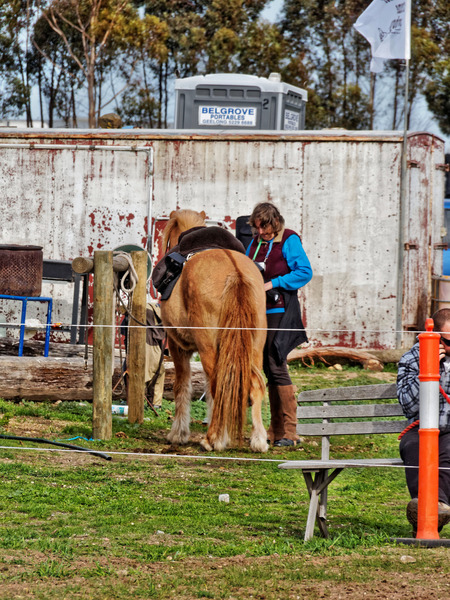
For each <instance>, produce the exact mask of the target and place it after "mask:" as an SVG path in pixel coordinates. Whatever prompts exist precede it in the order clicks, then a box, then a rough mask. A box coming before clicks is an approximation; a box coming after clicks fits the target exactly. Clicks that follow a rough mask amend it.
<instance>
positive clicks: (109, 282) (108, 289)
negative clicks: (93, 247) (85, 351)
mask: <svg viewBox="0 0 450 600" xmlns="http://www.w3.org/2000/svg"><path fill="white" fill-rule="evenodd" d="M113 297H114V282H113V253H112V252H109V251H97V252H94V340H93V341H94V347H93V418H92V435H93V437H94V439H100V440H110V439H111V437H112V409H111V404H112V374H113V348H114V345H113V338H114V327H113V315H114V301H113Z"/></svg>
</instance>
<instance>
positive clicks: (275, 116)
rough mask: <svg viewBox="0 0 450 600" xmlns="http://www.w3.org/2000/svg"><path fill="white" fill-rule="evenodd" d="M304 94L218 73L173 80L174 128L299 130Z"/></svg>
mask: <svg viewBox="0 0 450 600" xmlns="http://www.w3.org/2000/svg"><path fill="white" fill-rule="evenodd" d="M307 100H308V93H307V91H306V90H303V89H301V88H299V87H295V86H293V85H289V84H287V83H283V82H282V81H281V78H280V75H279V73H271V75H270V77H269V78H268V79H266V78H264V77H256V76H255V75H240V74H236V73H219V74H215V75H197V76H195V77H187V78H185V79H177V80H176V81H175V128H176V129H235V128H239V129H253V130H259V129H261V130H276V131H279V130H300V129H304V128H305V105H306V102H307Z"/></svg>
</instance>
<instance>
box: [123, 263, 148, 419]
mask: <svg viewBox="0 0 450 600" xmlns="http://www.w3.org/2000/svg"><path fill="white" fill-rule="evenodd" d="M131 258H132V260H133V265H134V268H135V271H136V275H137V277H138V282H137V284H136V287H135V289H134V292H133V303H132V307H131V314H132V315H133V317H135V318H136V320H137V321H138V322H136V321H135V320H134V319H133V318H131V316H130V318H129V319H128V323H129V325H130V326H131V327H130V330H129V338H128V339H129V346H128V360H127V370H128V398H127V399H128V421H129V422H130V423H143V422H144V403H145V345H146V344H145V338H146V330H145V327H143V326H141V323H146V317H147V252H144V251H136V252H131Z"/></svg>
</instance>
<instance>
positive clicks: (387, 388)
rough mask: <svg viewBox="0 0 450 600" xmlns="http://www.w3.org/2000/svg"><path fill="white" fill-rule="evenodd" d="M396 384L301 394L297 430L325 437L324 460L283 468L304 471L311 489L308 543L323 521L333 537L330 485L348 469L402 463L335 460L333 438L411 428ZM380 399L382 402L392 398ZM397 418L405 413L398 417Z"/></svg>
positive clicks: (322, 527) (324, 534)
mask: <svg viewBox="0 0 450 600" xmlns="http://www.w3.org/2000/svg"><path fill="white" fill-rule="evenodd" d="M396 397H397V393H396V386H395V383H394V384H377V385H362V386H354V387H342V388H329V389H322V390H312V391H306V392H301V393H300V394H299V396H298V403H299V407H298V409H297V418H298V420H299V421H298V424H297V433H298V434H299V435H300V436H320V437H321V438H322V454H321V458H320V460H292V461H288V462H285V463H282V464H280V465H278V466H279V468H280V469H301V470H302V473H303V476H304V478H305V482H306V486H307V488H308V492H309V496H310V503H309V511H308V519H307V522H306V531H305V541H307V540H309V539H311V538H312V537H313V535H314V523H315V522H316V521H317V525H318V527H319V531H320V534H321V535H322V537H328V529H327V523H326V520H327V488H328V486H329V485H330V483H331V482H332V481H333V480H334V479H335V477H337V475H339V473H340V472H341V471H343V470H344V469H346V468H361V467H386V466H401V465H402V464H403V462H402V460H401V459H400V458H399V457H396V458H363V459H347V458H345V459H332V458H330V436H332V435H356V434H358V435H373V434H376V433H400V432H401V431H403V429H404V428H405V427H406V426H407V421H406V419H405V417H404V416H403V412H402V409H401V406H400V404H399V403H398V401H397V399H396ZM392 399H395V402H392V403H379V402H377V401H379V400H392ZM393 417H401V418H400V419H393Z"/></svg>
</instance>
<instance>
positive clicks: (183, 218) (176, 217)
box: [162, 208, 206, 252]
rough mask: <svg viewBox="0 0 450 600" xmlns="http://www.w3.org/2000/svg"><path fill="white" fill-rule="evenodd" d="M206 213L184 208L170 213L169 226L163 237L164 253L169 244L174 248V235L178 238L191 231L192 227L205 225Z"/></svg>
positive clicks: (166, 227)
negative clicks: (184, 232) (181, 234)
mask: <svg viewBox="0 0 450 600" xmlns="http://www.w3.org/2000/svg"><path fill="white" fill-rule="evenodd" d="M205 216H206V215H205V213H204V212H203V211H202V212H200V213H199V212H197V211H195V210H191V209H190V208H183V209H180V210H173V211H172V212H171V213H170V219H169V221H168V222H167V225H166V226H165V228H164V232H163V237H162V245H163V251H164V252H165V251H166V249H167V248H168V245H169V242H170V246H174V245H175V243H176V242H175V243H174V240H173V239H172V235H173V234H174V233H176V238H177V239H178V236H179V235H180V233H183V231H187V230H188V229H191V227H201V226H202V225H204V224H205Z"/></svg>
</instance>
